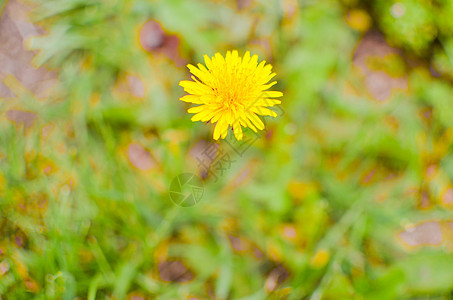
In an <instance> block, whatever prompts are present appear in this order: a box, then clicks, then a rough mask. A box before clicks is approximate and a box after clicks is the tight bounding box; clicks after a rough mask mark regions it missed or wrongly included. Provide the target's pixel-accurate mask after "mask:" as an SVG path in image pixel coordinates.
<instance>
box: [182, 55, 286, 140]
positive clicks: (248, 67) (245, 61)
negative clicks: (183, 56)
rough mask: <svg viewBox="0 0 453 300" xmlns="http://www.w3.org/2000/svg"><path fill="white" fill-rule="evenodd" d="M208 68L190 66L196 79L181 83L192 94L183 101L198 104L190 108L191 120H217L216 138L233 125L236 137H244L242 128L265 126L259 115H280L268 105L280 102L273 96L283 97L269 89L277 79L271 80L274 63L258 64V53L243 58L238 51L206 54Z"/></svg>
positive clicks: (225, 134) (254, 129) (261, 128)
mask: <svg viewBox="0 0 453 300" xmlns="http://www.w3.org/2000/svg"><path fill="white" fill-rule="evenodd" d="M204 60H205V63H206V67H205V66H204V65H202V64H198V68H197V67H195V66H193V65H190V64H189V65H187V67H188V68H189V70H190V72H191V73H192V74H193V75H195V76H192V79H193V81H189V80H183V81H181V82H180V83H179V85H180V86H182V87H183V88H184V91H186V92H187V93H189V95H186V96H184V97H181V98H180V100H181V101H184V102H190V103H194V104H199V105H198V106H195V107H192V108H189V110H188V111H187V112H189V113H194V114H195V115H194V116H192V119H191V120H192V121H193V122H196V121H201V122H211V123H213V124H214V123H216V125H215V129H214V134H213V137H214V139H215V140H218V139H219V138H220V137H221V138H222V139H224V138H225V137H226V136H227V134H228V129H229V128H230V126H231V127H232V128H233V132H234V135H235V137H236V139H237V140H242V137H243V133H242V127H249V128H250V129H252V130H253V131H254V132H257V130H263V129H264V123H263V121H261V119H260V117H259V115H260V116H272V117H276V116H277V114H276V113H275V112H274V111H273V110H271V109H269V108H267V107H272V106H274V105H276V104H280V103H281V101H280V100H277V99H274V98H276V97H281V96H283V93H281V92H278V91H268V89H269V88H270V87H272V86H273V85H274V84H276V83H277V82H276V81H273V82H271V83H268V82H269V81H270V80H271V79H272V78H273V77H274V76H275V73H272V66H271V65H270V64H267V65H266V61H262V62H261V63H259V64H258V55H253V56H252V57H250V52H249V51H247V52H246V53H245V55H244V57H239V56H238V52H237V51H236V50H234V51H228V52H227V54H226V56H225V58H224V57H223V56H222V55H221V54H220V53H216V54H215V55H214V56H213V57H211V58H209V57H208V56H207V55H205V56H204Z"/></svg>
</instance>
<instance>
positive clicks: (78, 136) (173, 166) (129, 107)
mask: <svg viewBox="0 0 453 300" xmlns="http://www.w3.org/2000/svg"><path fill="white" fill-rule="evenodd" d="M33 2H34V4H33V7H34V8H33V10H32V13H31V15H30V16H31V18H32V20H33V22H35V23H36V24H38V25H40V26H42V27H43V28H45V29H46V30H47V34H46V35H43V36H42V37H37V38H33V39H32V40H30V41H27V44H28V45H29V46H30V49H33V50H37V51H39V53H38V54H37V56H36V57H35V58H34V62H35V63H36V64H37V65H45V66H46V67H48V68H51V69H54V70H56V71H57V72H58V83H57V85H56V86H55V87H53V89H52V92H51V94H50V96H48V97H45V98H38V97H35V96H34V95H33V94H32V93H30V92H28V91H26V89H25V88H24V87H23V86H21V85H20V84H13V83H14V81H11V80H10V81H8V82H9V85H8V87H9V88H10V89H12V90H13V92H14V93H15V94H16V95H19V97H16V98H15V99H2V101H1V102H0V105H1V111H2V116H3V115H4V114H3V112H5V113H6V112H7V111H9V110H11V109H15V110H23V111H29V112H33V113H36V115H37V117H36V119H35V120H34V123H33V125H32V126H30V127H27V126H25V125H24V124H21V123H20V122H18V121H16V122H13V121H12V120H11V118H7V117H2V119H1V120H0V127H1V129H0V130H1V131H0V132H1V134H0V174H1V177H0V199H1V202H0V214H1V219H0V224H1V226H0V230H1V233H2V237H3V238H2V239H1V240H0V295H1V296H2V298H5V299H35V298H36V299H74V298H76V297H78V299H140V298H143V299H148V298H150V299H154V298H156V299H190V297H192V298H199V299H208V298H213V299H243V300H245V299H424V298H435V299H450V298H451V297H452V289H453V280H452V279H453V271H452V270H453V268H452V265H453V256H452V255H451V250H452V246H453V244H452V242H453V233H452V225H451V224H452V223H451V220H453V216H452V213H451V208H452V206H451V203H450V202H449V201H448V199H447V198H445V195H448V191H450V190H451V188H452V184H451V179H452V178H453V169H452V168H453V165H452V163H453V156H452V155H451V151H450V150H451V143H452V141H453V135H452V120H453V109H452V105H451V98H452V85H451V70H452V64H451V61H450V59H449V55H450V54H449V52H448V51H449V45H450V44H451V41H453V39H452V37H451V28H450V27H451V26H450V25H449V23H448V22H449V21H448V18H449V17H451V16H450V14H451V13H449V12H450V11H451V7H453V6H452V5H453V2H452V1H447V0H444V1H409V0H408V1H402V2H398V3H399V4H398V5H399V6H396V7H395V6H394V5H395V3H396V2H393V1H388V0H381V1H374V2H368V1H358V0H357V1H353V0H349V1H346V0H345V1H329V0H322V1H321V0H320V1H289V0H288V1H276V0H272V1H264V0H262V1H258V0H256V1H250V2H248V1H240V2H241V3H242V5H244V6H245V7H244V8H242V9H238V6H237V3H236V2H235V1H214V0H212V1H208V0H205V1H201V0H197V1H183V0H169V1H149V0H148V1H144V0H142V1H140V0H134V1H121V0H116V1H113V0H108V1H85V0H65V1H54V0H52V1H48V0H47V1H33ZM2 3H3V2H0V7H2ZM401 5H403V6H401ZM401 7H404V8H401ZM449 9H450V10H449ZM403 11H404V12H403ZM438 13H441V14H446V15H445V17H442V18H440V17H436V16H437V14H438ZM395 16H396V17H395ZM148 20H154V21H157V22H159V23H160V24H161V26H162V28H163V29H164V31H165V33H164V37H163V38H164V41H163V42H162V43H163V45H161V46H159V47H155V48H152V49H151V50H149V49H148V51H146V50H145V49H144V48H143V47H142V45H141V44H140V33H141V32H142V30H143V27H142V26H144V24H145V23H146V22H147V21H148ZM368 30H369V31H368ZM366 31H368V33H365V32H366ZM379 31H380V32H382V33H383V34H384V36H385V38H386V39H387V41H388V43H389V44H390V45H391V46H393V47H395V48H397V49H398V50H389V49H395V48H390V46H388V45H386V43H385V41H384V42H383V41H382V40H380V39H375V38H374V37H375V36H380V35H379V33H378V32H379ZM154 34H157V33H154ZM170 36H174V37H176V40H177V41H179V44H176V46H175V44H170V42H168V41H170ZM174 40H175V39H174ZM369 40H371V41H374V42H373V43H378V46H376V44H371V46H367V47H365V46H364V49H365V50H361V52H360V51H359V46H358V44H360V43H361V44H362V45H364V44H365V43H366V41H369ZM376 40H377V42H376ZM167 42H168V43H167ZM165 43H167V44H165ZM175 47H176V48H175ZM229 49H239V50H240V52H241V53H244V52H245V51H246V50H251V51H252V52H254V53H257V54H259V55H260V59H266V60H267V61H270V62H271V63H272V64H273V66H274V69H275V71H276V73H277V76H276V79H277V80H278V85H277V88H278V89H279V90H282V91H283V92H284V97H283V103H282V105H281V109H282V114H281V116H280V117H278V118H277V119H275V120H273V119H267V120H266V122H267V126H268V131H267V132H266V133H263V134H262V135H261V136H260V137H259V139H258V140H257V141H256V142H255V143H253V144H252V145H251V146H250V148H249V149H248V150H247V151H246V152H245V153H244V155H243V156H235V157H233V160H234V162H233V163H232V164H231V167H229V168H227V170H225V171H224V172H223V173H220V172H218V173H216V175H217V176H218V179H217V180H215V178H214V176H208V177H207V178H206V179H204V195H203V199H202V201H201V202H200V203H199V204H198V205H196V206H194V207H190V208H182V207H178V206H176V205H174V204H173V203H172V202H171V201H170V199H169V195H168V188H169V186H170V184H171V182H172V180H173V178H174V177H175V176H177V175H179V174H180V173H183V172H191V173H197V172H198V169H197V161H196V160H195V159H194V157H193V156H191V154H190V152H191V150H192V149H193V147H194V146H195V145H196V144H197V142H198V141H199V140H208V141H209V140H210V139H211V136H212V128H211V127H210V126H209V125H205V124H200V123H191V122H190V117H189V115H188V114H187V113H186V112H185V111H186V109H187V108H188V106H186V105H185V103H182V102H181V101H179V100H178V98H179V97H181V96H182V95H183V91H182V88H181V87H179V86H178V82H179V80H182V79H186V78H187V77H188V72H187V70H186V69H185V66H184V62H188V63H189V62H190V63H198V62H201V61H202V56H203V55H204V54H208V55H213V54H214V53H215V52H217V51H219V52H221V53H224V52H225V51H226V50H229ZM379 49H385V51H384V54H382V53H379V52H373V51H380V50H379ZM392 51H395V52H392ZM359 52H360V53H359ZM389 53H390V54H389ZM360 55H362V56H360ZM361 57H365V59H364V61H365V64H364V65H363V64H362V63H361V60H360V59H361ZM373 76H374V77H373ZM367 80H368V81H367ZM379 80H381V81H379ZM4 81H5V80H4ZM8 82H7V83H8ZM11 82H13V83H11ZM395 82H397V83H395ZM393 84H395V85H393ZM376 85H377V87H376ZM394 87H395V88H394ZM376 88H377V89H378V92H381V93H382V90H383V91H384V94H385V95H387V94H388V97H387V96H385V95H384V96H385V97H383V98H379V97H381V96H379V97H376V94H375V93H376V90H373V89H376ZM376 98H379V99H376ZM384 98H385V99H384ZM247 134H248V135H251V134H252V133H251V132H247ZM131 145H134V146H133V147H132V148H131ZM227 147H228V145H226V144H225V143H224V142H222V143H221V144H220V149H222V150H226V149H228V148H227ZM432 220H435V221H436V222H438V224H439V228H440V229H439V230H441V232H440V235H441V236H442V238H441V242H439V243H434V242H429V241H432V239H429V236H430V235H432V236H434V235H435V234H439V233H436V232H434V233H433V232H428V233H427V234H426V235H427V236H428V238H427V237H423V236H416V237H415V238H416V239H419V240H421V241H422V242H420V243H419V244H417V245H415V246H411V245H410V244H408V242H407V240H404V239H402V238H401V235H400V233H401V232H403V231H404V232H405V231H406V230H408V231H407V232H409V233H410V232H411V230H412V231H414V230H415V229H414V228H417V227H414V226H415V225H419V224H424V223H423V222H426V221H432ZM436 224H437V223H436ZM424 239H425V240H426V239H427V240H428V242H423V241H424ZM430 243H431V244H433V245H429V244H430ZM134 297H136V298H134Z"/></svg>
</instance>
